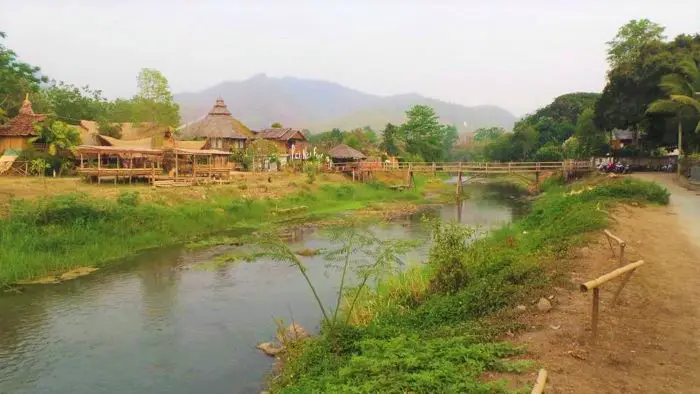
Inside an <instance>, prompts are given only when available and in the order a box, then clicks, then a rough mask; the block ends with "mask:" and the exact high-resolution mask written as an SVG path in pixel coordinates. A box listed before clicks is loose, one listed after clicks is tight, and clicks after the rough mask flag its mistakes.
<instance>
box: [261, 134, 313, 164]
mask: <svg viewBox="0 0 700 394" xmlns="http://www.w3.org/2000/svg"><path fill="white" fill-rule="evenodd" d="M255 138H262V139H265V140H268V141H272V142H274V143H275V144H276V145H277V152H278V153H279V154H280V156H282V157H283V158H286V159H288V160H294V159H297V160H303V159H306V158H307V156H308V151H307V148H308V141H307V139H306V137H305V136H304V133H302V132H301V130H299V129H293V128H289V127H287V128H273V129H264V130H259V131H257V132H255Z"/></svg>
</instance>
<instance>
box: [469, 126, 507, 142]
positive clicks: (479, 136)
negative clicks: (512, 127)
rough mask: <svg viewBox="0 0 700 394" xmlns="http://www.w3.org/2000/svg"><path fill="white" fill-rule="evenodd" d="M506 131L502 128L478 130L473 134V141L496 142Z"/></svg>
mask: <svg viewBox="0 0 700 394" xmlns="http://www.w3.org/2000/svg"><path fill="white" fill-rule="evenodd" d="M505 132H506V130H505V129H504V128H502V127H488V128H479V129H476V131H475V132H474V141H476V142H491V141H495V140H497V139H498V138H499V137H500V136H501V135H503V134H505Z"/></svg>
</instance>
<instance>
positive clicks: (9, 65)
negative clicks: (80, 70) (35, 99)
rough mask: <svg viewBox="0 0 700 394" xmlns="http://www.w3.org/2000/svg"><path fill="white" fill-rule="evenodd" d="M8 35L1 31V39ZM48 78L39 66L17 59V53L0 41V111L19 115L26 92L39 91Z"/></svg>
mask: <svg viewBox="0 0 700 394" xmlns="http://www.w3.org/2000/svg"><path fill="white" fill-rule="evenodd" d="M5 37H6V35H5V33H4V32H1V31H0V39H4V38H5ZM46 81H48V79H47V78H46V77H45V76H42V75H41V70H40V69H39V67H36V66H32V65H30V64H27V63H25V62H22V61H20V60H18V59H17V54H16V53H15V52H14V51H13V50H11V49H8V48H7V47H5V45H4V44H3V43H2V42H0V112H2V113H3V114H4V115H5V116H7V117H12V116H15V115H17V112H18V111H19V108H20V106H21V105H22V100H23V99H24V97H25V95H26V93H36V92H38V91H39V84H40V83H42V82H46Z"/></svg>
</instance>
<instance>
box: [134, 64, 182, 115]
mask: <svg viewBox="0 0 700 394" xmlns="http://www.w3.org/2000/svg"><path fill="white" fill-rule="evenodd" d="M138 88H139V92H138V94H137V95H136V96H135V97H134V99H133V105H134V110H133V111H134V112H133V114H134V121H135V122H146V121H151V122H155V123H156V124H159V125H165V126H173V127H176V126H178V125H179V124H180V107H179V106H178V105H177V103H175V101H174V100H173V95H172V93H170V87H169V86H168V80H167V79H166V78H165V76H163V74H161V73H160V71H158V70H155V69H151V68H144V69H141V72H140V73H139V75H138Z"/></svg>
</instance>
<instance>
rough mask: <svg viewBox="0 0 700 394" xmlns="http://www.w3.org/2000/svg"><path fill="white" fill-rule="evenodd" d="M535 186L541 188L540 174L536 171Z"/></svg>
mask: <svg viewBox="0 0 700 394" xmlns="http://www.w3.org/2000/svg"><path fill="white" fill-rule="evenodd" d="M535 186H537V187H539V186H540V172H539V171H535Z"/></svg>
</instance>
